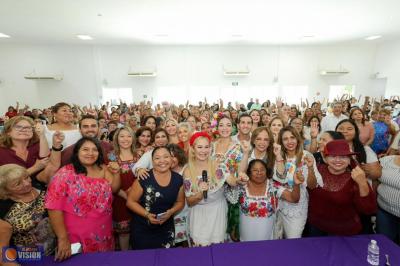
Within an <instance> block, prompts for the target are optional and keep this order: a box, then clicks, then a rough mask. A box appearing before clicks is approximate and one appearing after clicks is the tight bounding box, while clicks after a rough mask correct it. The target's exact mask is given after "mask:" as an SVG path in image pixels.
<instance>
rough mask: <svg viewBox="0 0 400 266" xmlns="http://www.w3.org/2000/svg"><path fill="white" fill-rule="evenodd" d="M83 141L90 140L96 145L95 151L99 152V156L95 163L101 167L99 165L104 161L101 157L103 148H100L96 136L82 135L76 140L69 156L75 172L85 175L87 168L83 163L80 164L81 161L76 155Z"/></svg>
mask: <svg viewBox="0 0 400 266" xmlns="http://www.w3.org/2000/svg"><path fill="white" fill-rule="evenodd" d="M85 142H92V143H93V144H94V145H95V146H96V148H97V151H98V152H99V156H98V157H97V160H96V162H95V165H97V166H99V167H100V168H101V165H102V164H103V163H104V157H103V150H102V148H101V145H100V142H99V141H98V140H97V139H96V138H91V137H82V138H81V139H80V140H78V142H77V143H76V144H75V147H74V150H73V153H72V156H71V163H72V165H73V166H74V169H75V173H77V174H85V175H87V169H86V167H85V166H84V165H82V163H81V161H80V160H79V157H78V152H79V150H80V149H81V147H82V145H83V144H84V143H85Z"/></svg>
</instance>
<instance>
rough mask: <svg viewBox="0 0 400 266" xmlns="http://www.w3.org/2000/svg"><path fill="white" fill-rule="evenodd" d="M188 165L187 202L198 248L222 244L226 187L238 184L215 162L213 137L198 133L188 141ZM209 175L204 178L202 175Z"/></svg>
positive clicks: (184, 174) (186, 170)
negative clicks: (213, 158)
mask: <svg viewBox="0 0 400 266" xmlns="http://www.w3.org/2000/svg"><path fill="white" fill-rule="evenodd" d="M189 144H190V148H189V163H188V167H187V168H186V169H185V170H184V172H183V177H184V181H183V184H184V189H185V195H186V201H187V203H188V205H189V207H190V214H189V232H190V237H191V240H192V242H193V244H194V245H195V246H208V245H211V244H214V243H221V242H223V241H224V239H225V232H226V224H227V217H226V215H227V211H228V206H227V203H226V200H225V197H224V184H225V182H227V183H228V184H230V185H236V178H235V177H234V176H233V175H232V174H231V173H230V171H229V169H227V168H221V167H218V164H217V163H216V162H215V161H214V160H212V158H211V156H210V154H211V138H210V136H209V135H208V134H207V133H205V132H196V133H195V134H193V135H192V137H191V138H190V141H189ZM205 172H206V173H207V175H206V177H205V178H203V176H204V175H203V173H205Z"/></svg>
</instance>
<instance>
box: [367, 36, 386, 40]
mask: <svg viewBox="0 0 400 266" xmlns="http://www.w3.org/2000/svg"><path fill="white" fill-rule="evenodd" d="M379 38H382V36H381V35H373V36H368V37H367V38H365V39H366V40H367V41H371V40H376V39H379Z"/></svg>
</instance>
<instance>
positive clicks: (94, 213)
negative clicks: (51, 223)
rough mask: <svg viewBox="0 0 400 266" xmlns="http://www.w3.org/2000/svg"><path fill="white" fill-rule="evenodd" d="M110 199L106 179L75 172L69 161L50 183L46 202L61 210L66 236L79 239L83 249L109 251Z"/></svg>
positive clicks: (48, 205) (53, 208)
mask: <svg viewBox="0 0 400 266" xmlns="http://www.w3.org/2000/svg"><path fill="white" fill-rule="evenodd" d="M112 200H113V197H112V190H111V184H110V183H109V181H108V180H106V179H105V178H95V177H88V176H85V175H84V174H77V173H76V172H75V169H74V167H73V165H72V164H68V165H66V166H64V167H63V168H61V169H60V170H58V172H57V173H56V175H55V176H54V178H53V180H52V181H51V183H50V184H49V188H48V191H47V195H46V203H45V206H46V208H47V209H50V210H60V211H62V212H63V214H64V223H65V227H66V229H67V232H68V237H69V240H70V242H71V243H75V242H79V243H81V244H82V246H83V252H98V251H111V250H113V248H114V240H113V235H112V217H111V214H112V205H111V204H112Z"/></svg>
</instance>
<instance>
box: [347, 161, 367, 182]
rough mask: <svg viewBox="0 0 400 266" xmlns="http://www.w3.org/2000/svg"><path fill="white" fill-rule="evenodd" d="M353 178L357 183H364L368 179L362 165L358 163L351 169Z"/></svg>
mask: <svg viewBox="0 0 400 266" xmlns="http://www.w3.org/2000/svg"><path fill="white" fill-rule="evenodd" d="M351 178H352V179H353V180H354V181H355V182H356V183H357V184H362V183H364V182H366V181H367V177H366V174H365V172H364V170H363V169H361V167H360V166H358V165H357V166H356V167H355V168H354V169H353V170H352V171H351Z"/></svg>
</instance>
